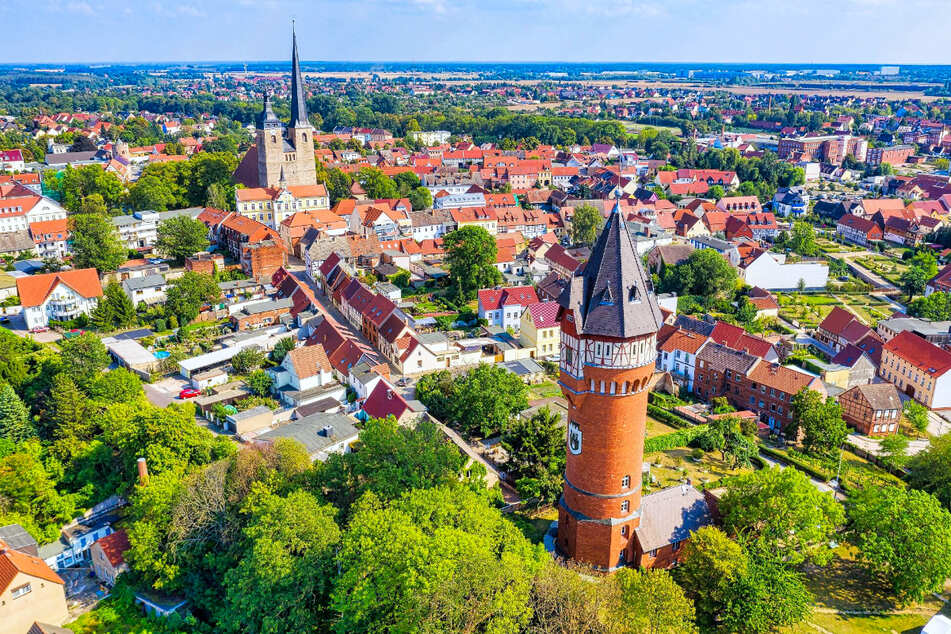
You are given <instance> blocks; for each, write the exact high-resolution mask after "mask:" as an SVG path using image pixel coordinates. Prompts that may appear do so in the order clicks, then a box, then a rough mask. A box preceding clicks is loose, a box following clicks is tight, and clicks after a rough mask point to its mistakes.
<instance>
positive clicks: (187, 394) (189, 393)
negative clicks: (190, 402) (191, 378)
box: [178, 387, 201, 399]
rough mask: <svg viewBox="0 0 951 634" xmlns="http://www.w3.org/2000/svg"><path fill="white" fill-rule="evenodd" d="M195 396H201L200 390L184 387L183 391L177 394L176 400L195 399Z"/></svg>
mask: <svg viewBox="0 0 951 634" xmlns="http://www.w3.org/2000/svg"><path fill="white" fill-rule="evenodd" d="M196 396H201V390H196V389H195V388H193V387H186V388H185V389H184V390H182V391H181V392H179V393H178V398H180V399H186V398H195V397H196Z"/></svg>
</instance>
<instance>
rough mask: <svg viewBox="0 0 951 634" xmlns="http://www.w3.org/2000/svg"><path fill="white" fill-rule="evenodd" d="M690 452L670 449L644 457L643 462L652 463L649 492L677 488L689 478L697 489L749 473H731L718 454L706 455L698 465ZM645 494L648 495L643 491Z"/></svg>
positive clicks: (741, 471) (685, 449) (730, 469)
mask: <svg viewBox="0 0 951 634" xmlns="http://www.w3.org/2000/svg"><path fill="white" fill-rule="evenodd" d="M692 451H693V450H692V449H689V448H680V449H670V450H668V451H659V452H656V453H652V454H648V455H646V456H644V461H645V462H650V463H651V475H652V476H653V477H654V480H655V482H654V483H653V484H651V485H650V487H649V489H650V490H653V491H657V490H660V489H665V488H667V487H671V486H674V485H675V484H680V483H681V482H683V481H684V480H685V479H688V478H689V479H690V481H691V482H692V483H693V484H695V485H698V484H702V483H705V482H713V481H715V480H720V479H721V478H724V477H726V476H731V475H738V474H740V473H744V472H746V471H749V470H748V469H732V468H731V467H730V465H729V463H727V462H724V461H723V460H722V458H721V456H720V452H718V451H714V452H710V453H705V454H704V455H703V457H702V458H701V459H700V460H699V461H695V460H694V459H693V458H691V457H690V453H691V452H692ZM644 493H645V494H646V493H649V491H648V490H647V489H645V490H644Z"/></svg>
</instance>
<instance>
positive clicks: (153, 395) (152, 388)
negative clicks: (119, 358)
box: [143, 377, 188, 407]
mask: <svg viewBox="0 0 951 634" xmlns="http://www.w3.org/2000/svg"><path fill="white" fill-rule="evenodd" d="M187 385H188V381H186V380H185V379H179V378H175V377H168V378H164V379H162V380H160V381H156V382H155V383H146V384H145V385H144V386H143V387H144V389H145V397H146V398H147V399H149V402H150V403H152V405H155V406H156V407H168V406H169V405H171V404H172V403H184V401H182V400H181V399H179V398H178V393H179V392H181V391H182V388H184V387H186V386H187Z"/></svg>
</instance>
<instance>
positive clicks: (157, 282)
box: [122, 274, 168, 306]
mask: <svg viewBox="0 0 951 634" xmlns="http://www.w3.org/2000/svg"><path fill="white" fill-rule="evenodd" d="M167 289H168V284H167V283H166V281H165V276H164V275H158V274H156V275H146V276H144V277H132V278H129V279H127V280H123V282H122V290H123V292H125V294H126V296H127V297H128V298H129V299H130V300H132V303H133V304H134V305H136V306H138V305H139V302H145V303H146V304H149V305H151V304H160V303H162V302H164V301H165V291H166V290H167Z"/></svg>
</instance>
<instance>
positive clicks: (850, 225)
mask: <svg viewBox="0 0 951 634" xmlns="http://www.w3.org/2000/svg"><path fill="white" fill-rule="evenodd" d="M835 232H836V234H837V235H839V236H841V237H842V238H844V239H845V240H848V241H849V242H852V243H855V244H860V245H862V246H868V245H870V244H871V243H872V242H878V241H879V240H882V239H884V237H885V234H884V233H883V232H882V228H881V227H879V226H878V225H877V224H875V223H874V222H873V221H871V220H869V219H868V218H862V217H860V216H856V215H853V214H845V215H843V216H841V217H840V218H839V220H838V222H837V223H836V226H835Z"/></svg>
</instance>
